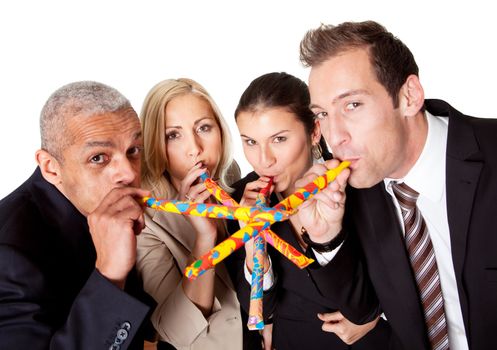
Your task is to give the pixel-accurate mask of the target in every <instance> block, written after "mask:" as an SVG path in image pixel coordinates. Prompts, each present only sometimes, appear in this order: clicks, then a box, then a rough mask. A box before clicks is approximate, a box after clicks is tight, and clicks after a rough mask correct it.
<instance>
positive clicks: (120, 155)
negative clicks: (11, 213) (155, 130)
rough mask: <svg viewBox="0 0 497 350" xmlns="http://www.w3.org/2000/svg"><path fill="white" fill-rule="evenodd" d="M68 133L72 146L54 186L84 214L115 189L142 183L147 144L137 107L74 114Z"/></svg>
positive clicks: (65, 153) (63, 153) (69, 122)
mask: <svg viewBox="0 0 497 350" xmlns="http://www.w3.org/2000/svg"><path fill="white" fill-rule="evenodd" d="M66 132H67V135H69V137H70V145H69V147H67V148H65V149H64V150H63V152H62V157H63V158H62V159H63V161H62V162H58V164H59V170H60V177H59V178H58V180H57V181H56V182H55V183H54V185H55V186H56V187H57V188H58V189H59V190H60V191H61V192H62V193H63V194H64V195H65V196H66V197H67V198H68V199H69V200H70V201H71V202H72V203H73V204H74V206H75V207H76V208H77V209H78V210H79V211H80V212H81V213H82V214H83V215H88V214H89V213H91V212H92V211H93V210H95V209H96V208H97V206H98V205H99V204H100V202H101V201H102V199H103V198H104V197H105V195H107V193H108V192H109V191H110V190H112V189H113V188H116V187H124V186H133V187H139V186H140V165H141V163H140V155H141V150H142V148H143V145H142V138H141V128H140V121H139V119H138V117H137V115H136V113H135V111H134V110H133V109H131V108H129V109H125V110H122V111H117V112H113V113H106V114H101V115H95V116H91V117H87V118H84V117H70V118H69V119H68V120H67V131H66Z"/></svg>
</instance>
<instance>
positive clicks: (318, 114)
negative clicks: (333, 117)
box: [314, 112, 328, 120]
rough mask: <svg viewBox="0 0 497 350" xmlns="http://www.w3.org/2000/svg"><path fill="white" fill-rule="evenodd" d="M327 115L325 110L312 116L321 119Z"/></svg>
mask: <svg viewBox="0 0 497 350" xmlns="http://www.w3.org/2000/svg"><path fill="white" fill-rule="evenodd" d="M327 116H328V113H327V112H318V113H315V114H314V118H316V119H319V120H322V119H324V118H326V117H327Z"/></svg>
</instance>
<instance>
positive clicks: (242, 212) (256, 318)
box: [143, 161, 350, 330]
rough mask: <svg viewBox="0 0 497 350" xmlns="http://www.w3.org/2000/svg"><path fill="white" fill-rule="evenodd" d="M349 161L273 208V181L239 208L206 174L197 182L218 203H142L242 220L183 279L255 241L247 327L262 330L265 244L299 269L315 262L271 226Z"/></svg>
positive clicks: (190, 277)
mask: <svg viewBox="0 0 497 350" xmlns="http://www.w3.org/2000/svg"><path fill="white" fill-rule="evenodd" d="M349 165H350V162H348V161H343V162H341V163H340V164H339V165H338V166H337V167H336V168H333V169H329V170H328V171H327V172H326V173H325V174H324V175H321V176H318V177H317V178H316V179H314V181H312V182H310V183H308V184H307V185H306V186H304V187H302V188H300V189H298V190H296V191H295V192H294V193H292V194H291V195H289V196H288V197H286V198H285V199H283V200H282V201H281V202H279V203H278V204H276V205H275V206H274V207H268V206H267V201H268V199H267V197H268V195H269V189H270V188H271V185H272V181H270V183H269V184H268V185H267V186H266V187H265V188H263V189H262V190H261V192H260V193H259V195H258V197H257V200H256V204H255V206H253V207H248V206H240V205H239V204H238V203H237V202H236V201H235V200H234V199H232V198H231V197H230V195H229V194H228V193H226V192H225V191H224V190H223V189H222V188H221V187H219V186H218V185H217V183H216V182H214V181H213V180H212V179H211V178H209V177H208V175H207V173H204V174H202V175H201V177H200V179H201V181H203V182H204V183H205V186H206V188H207V190H208V191H209V193H210V194H211V195H213V196H214V197H215V198H216V199H217V200H218V201H219V202H220V203H221V204H209V203H195V202H185V201H178V200H165V199H157V198H151V197H144V198H143V204H144V205H145V206H147V207H150V208H152V209H156V210H163V211H167V212H171V213H176V214H181V215H193V216H203V217H208V218H215V219H230V220H241V221H244V222H246V223H247V224H246V226H245V227H243V228H241V229H240V230H238V231H237V232H235V233H234V234H233V235H231V236H230V237H228V238H227V239H226V240H224V241H223V242H221V243H219V244H218V245H217V246H215V247H214V248H212V249H211V250H210V251H209V252H208V253H206V254H204V255H203V256H202V257H200V258H199V259H198V260H196V261H194V262H193V263H192V264H191V265H190V266H188V267H187V268H186V269H185V276H186V277H188V278H189V279H191V280H193V279H195V278H197V277H198V276H201V275H202V274H203V273H204V272H205V271H207V270H208V269H210V268H213V267H214V266H215V265H216V264H218V263H219V262H221V261H222V260H224V259H225V258H226V257H228V256H229V255H230V254H231V253H233V252H234V251H235V250H237V249H238V248H240V247H241V246H243V245H244V244H245V243H246V242H247V241H249V240H250V239H251V238H255V239H254V269H253V271H252V285H251V292H250V310H249V320H248V325H247V326H248V328H249V329H251V330H253V329H262V328H264V321H263V317H262V294H263V290H262V281H263V273H264V259H263V256H264V253H265V249H266V245H265V244H264V241H265V242H267V243H269V244H271V245H272V246H273V247H274V248H275V249H276V250H278V251H279V252H280V253H281V254H283V255H284V256H285V257H287V258H288V259H289V260H290V261H292V262H293V263H294V264H295V265H297V266H298V267H299V268H301V269H303V268H305V267H307V266H308V265H309V264H311V263H312V262H313V261H314V260H313V259H310V258H308V257H306V256H305V255H303V254H302V253H300V252H299V251H298V250H297V249H295V248H294V247H292V246H291V245H290V244H289V243H288V242H286V241H284V240H283V239H281V238H280V237H279V236H278V235H276V234H275V233H274V232H273V231H272V230H271V228H270V227H271V225H272V224H273V223H275V222H278V221H284V220H288V218H289V217H290V216H291V215H293V214H295V212H296V210H297V208H298V206H299V205H300V204H302V203H303V202H304V201H306V200H308V199H310V198H311V197H312V196H314V195H315V194H316V193H318V192H319V191H321V190H322V189H324V188H326V187H327V186H328V185H329V184H330V183H331V182H332V181H333V180H335V178H336V177H337V176H338V174H340V172H341V171H342V170H344V169H345V168H347V167H348V166H349Z"/></svg>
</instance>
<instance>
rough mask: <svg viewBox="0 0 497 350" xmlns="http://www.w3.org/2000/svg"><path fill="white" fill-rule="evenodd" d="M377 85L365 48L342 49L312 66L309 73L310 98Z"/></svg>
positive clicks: (375, 86)
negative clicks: (342, 50) (340, 51)
mask: <svg viewBox="0 0 497 350" xmlns="http://www.w3.org/2000/svg"><path fill="white" fill-rule="evenodd" d="M378 85H379V84H378V82H377V79H376V75H375V72H374V70H373V67H372V65H371V62H370V58H369V54H368V51H367V50H366V49H353V50H348V51H344V52H342V53H340V54H338V55H336V56H333V57H331V58H329V59H328V60H326V61H324V62H323V63H321V64H319V65H317V66H315V67H312V68H311V71H310V74H309V90H310V92H311V99H313V98H316V97H317V96H319V95H320V94H322V93H326V92H332V93H334V94H336V95H340V94H342V93H346V92H347V91H348V90H359V89H374V88H377V87H378ZM329 90H332V91H329ZM313 102H314V101H313Z"/></svg>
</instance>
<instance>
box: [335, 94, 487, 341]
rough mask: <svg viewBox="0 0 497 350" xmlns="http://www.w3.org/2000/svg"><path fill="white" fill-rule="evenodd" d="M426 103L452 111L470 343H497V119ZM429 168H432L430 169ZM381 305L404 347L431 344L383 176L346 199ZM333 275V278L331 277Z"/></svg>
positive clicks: (458, 248)
mask: <svg viewBox="0 0 497 350" xmlns="http://www.w3.org/2000/svg"><path fill="white" fill-rule="evenodd" d="M426 107H427V110H428V111H429V112H430V113H431V114H433V115H437V116H443V117H447V118H449V130H448V140H447V150H446V161H447V163H446V191H447V192H446V193H447V213H448V221H449V229H450V240H451V250H452V258H453V261H452V263H453V265H454V269H455V276H456V280H457V287H458V292H459V298H460V301H461V308H462V315H463V318H464V325H465V329H466V335H467V337H468V341H469V348H470V349H482V350H483V349H497V337H495V336H493V334H494V333H495V330H496V329H497V215H496V214H497V211H496V210H495V207H496V205H497V120H495V119H477V118H472V117H468V116H465V115H462V114H461V113H459V112H458V111H456V110H455V109H454V108H452V107H451V106H450V105H448V104H447V103H445V102H443V101H440V100H427V101H426ZM428 175H429V174H427V176H428ZM346 206H347V208H346V215H347V221H348V223H349V224H352V225H355V229H356V230H357V231H358V232H359V236H360V240H361V243H362V247H363V249H364V252H365V255H366V259H367V264H368V271H369V275H370V278H371V280H372V282H373V285H374V287H375V290H376V293H377V295H378V298H379V300H380V303H381V306H382V308H383V310H384V312H385V314H386V316H387V318H388V320H389V322H390V324H391V327H392V328H393V330H394V333H395V334H396V336H397V337H398V340H399V341H401V342H402V344H403V346H404V347H405V349H412V350H420V349H429V345H428V339H427V336H426V329H425V325H424V318H423V311H422V308H421V302H420V300H419V296H418V293H417V289H416V282H415V279H414V275H413V272H412V270H411V266H410V263H409V258H408V255H407V253H406V249H405V245H404V240H403V234H402V229H401V227H400V223H399V220H398V218H397V216H396V213H395V208H394V205H393V203H392V201H391V198H390V196H389V195H388V193H387V192H386V190H385V186H384V184H383V182H381V183H379V184H378V185H376V186H374V187H372V188H369V189H361V190H354V189H350V190H349V193H348V199H347V204H346ZM330 283H331V282H330Z"/></svg>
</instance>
